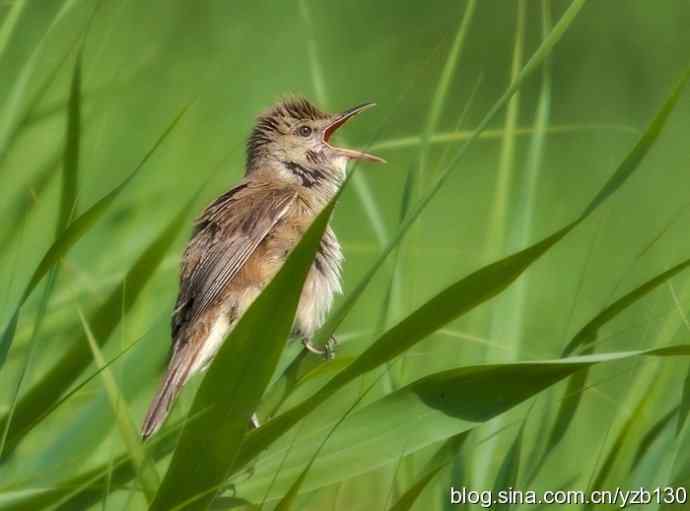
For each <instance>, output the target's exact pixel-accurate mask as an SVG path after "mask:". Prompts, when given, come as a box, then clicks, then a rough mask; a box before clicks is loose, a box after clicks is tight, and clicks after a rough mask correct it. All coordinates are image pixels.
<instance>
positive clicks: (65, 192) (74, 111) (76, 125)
mask: <svg viewBox="0 0 690 511" xmlns="http://www.w3.org/2000/svg"><path fill="white" fill-rule="evenodd" d="M80 94H81V55H80V56H79V57H78V58H77V62H76V65H75V66H74V71H73V74H72V83H71V85H70V95H69V107H68V115H67V126H66V128H65V150H64V154H63V158H62V189H61V193H60V203H59V208H60V209H59V214H58V219H57V222H56V225H55V237H56V239H59V238H60V236H62V234H63V233H64V232H65V230H66V229H67V226H68V224H69V222H70V220H71V218H72V214H73V213H74V210H75V207H76V201H77V190H78V175H79V140H80V138H81V113H80V112H81V110H80ZM58 268H59V266H58V265H56V266H55V267H53V268H52V269H51V270H50V273H49V275H48V281H47V282H46V286H45V289H44V292H43V295H42V296H41V300H40V303H39V307H38V311H37V313H36V320H35V322H34V328H33V332H32V334H31V339H30V341H29V353H28V355H27V357H26V361H25V363H24V366H23V368H22V371H21V373H20V375H19V378H18V379H17V384H16V388H15V392H14V395H13V397H12V402H11V405H10V409H9V411H8V413H7V420H5V421H3V422H4V424H2V422H0V424H2V438H1V439H0V459H2V456H3V454H4V452H5V445H6V442H7V438H8V434H9V431H10V424H11V422H12V418H13V416H14V413H15V411H16V408H17V402H18V399H19V395H20V392H21V389H22V385H23V383H24V380H25V379H26V376H27V375H28V373H29V370H30V368H31V366H32V362H33V359H34V355H35V352H36V349H37V346H38V333H39V331H40V329H41V326H42V325H43V320H44V319H45V315H46V310H47V308H48V302H49V300H50V296H51V294H52V292H53V289H54V288H55V282H56V281H57V276H58Z"/></svg>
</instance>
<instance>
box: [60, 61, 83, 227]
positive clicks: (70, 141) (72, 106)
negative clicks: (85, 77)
mask: <svg viewBox="0 0 690 511" xmlns="http://www.w3.org/2000/svg"><path fill="white" fill-rule="evenodd" d="M81 67H82V56H81V53H80V54H79V56H78V57H77V62H76V64H75V66H74V73H73V74H72V83H71V85H70V94H69V100H68V104H67V137H66V140H65V152H64V155H63V158H62V195H61V197H62V198H61V201H60V211H59V212H58V222H57V235H58V236H59V235H60V234H62V233H63V232H64V230H65V229H66V228H67V226H68V225H69V224H70V221H71V219H72V215H74V213H75V211H76V207H77V192H78V189H79V145H80V140H81V75H82V73H81Z"/></svg>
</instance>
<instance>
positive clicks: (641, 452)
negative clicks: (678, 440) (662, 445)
mask: <svg viewBox="0 0 690 511" xmlns="http://www.w3.org/2000/svg"><path fill="white" fill-rule="evenodd" d="M677 413H678V407H677V406H676V407H674V408H671V409H670V410H669V411H668V412H666V413H665V414H664V415H662V416H661V418H660V419H659V420H658V421H656V422H655V423H654V425H653V426H652V427H651V428H649V431H647V433H646V434H645V435H644V436H643V437H642V440H640V443H639V444H638V447H637V451H636V452H635V456H634V457H633V462H632V465H631V472H632V471H634V470H635V468H636V467H637V466H638V465H639V464H640V462H641V461H642V460H643V459H644V457H645V455H646V454H647V452H649V449H650V447H651V446H652V444H653V443H654V442H655V441H656V439H657V438H659V436H660V435H661V433H663V432H664V430H665V429H666V427H667V426H668V425H669V424H670V423H671V420H672V419H673V418H674V417H675V416H676V414H677Z"/></svg>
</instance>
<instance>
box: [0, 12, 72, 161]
mask: <svg viewBox="0 0 690 511" xmlns="http://www.w3.org/2000/svg"><path fill="white" fill-rule="evenodd" d="M21 3H24V2H21ZM78 3H79V0H67V1H66V2H65V3H64V4H63V5H62V7H61V8H60V11H59V12H58V14H57V15H56V16H55V18H53V20H52V22H51V24H50V26H49V27H48V29H47V31H46V32H45V34H43V36H42V37H41V39H40V40H39V41H38V44H37V45H36V47H35V48H34V49H33V51H32V52H31V55H30V56H29V58H28V59H27V60H26V62H25V64H24V66H23V67H22V69H21V71H20V73H19V75H18V77H17V78H16V79H15V81H14V84H13V87H12V89H11V91H10V93H9V95H8V98H7V100H6V101H5V104H4V105H2V111H0V161H2V160H3V159H4V157H5V155H6V154H7V151H8V150H9V145H10V142H11V141H12V138H13V137H14V134H15V132H16V130H17V128H18V127H19V126H20V125H21V123H22V121H23V119H24V117H25V116H26V115H27V113H28V110H29V107H30V101H29V98H28V95H29V91H30V90H31V88H30V87H29V81H30V80H31V78H32V76H33V75H34V73H35V71H36V66H37V65H38V64H39V62H40V59H41V56H42V54H43V52H44V51H45V49H46V47H47V45H48V42H49V40H50V36H51V34H52V32H53V31H54V30H55V27H57V26H58V25H59V24H60V23H62V22H63V21H64V19H65V18H66V17H67V15H68V14H69V13H70V11H71V10H72V9H73V8H74V6H75V5H76V4H78ZM77 34H78V33H77ZM75 41H76V38H75Z"/></svg>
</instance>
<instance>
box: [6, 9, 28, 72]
mask: <svg viewBox="0 0 690 511" xmlns="http://www.w3.org/2000/svg"><path fill="white" fill-rule="evenodd" d="M26 4H27V1H26V0H17V1H16V2H12V4H11V6H10V11H9V12H8V13H7V14H6V15H5V19H4V20H3V23H2V26H0V62H1V61H2V57H3V56H4V53H5V51H6V50H7V47H8V46H9V44H8V43H9V41H10V38H11V37H12V34H13V32H14V29H15V28H16V26H17V21H19V17H20V16H21V14H22V10H23V9H24V6H25V5H26Z"/></svg>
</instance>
